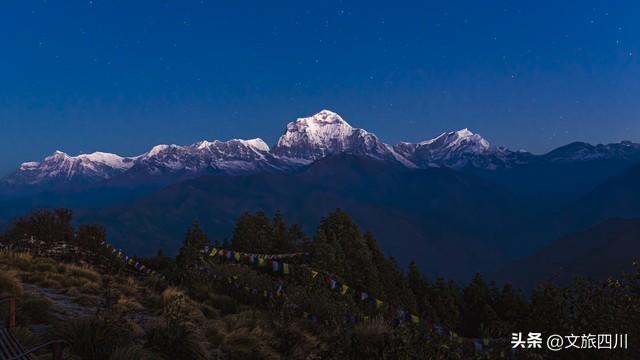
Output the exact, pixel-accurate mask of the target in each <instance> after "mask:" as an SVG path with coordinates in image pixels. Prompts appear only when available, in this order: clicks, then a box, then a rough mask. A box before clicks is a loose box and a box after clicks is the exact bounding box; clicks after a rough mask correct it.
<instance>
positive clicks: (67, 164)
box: [0, 110, 640, 194]
mask: <svg viewBox="0 0 640 360" xmlns="http://www.w3.org/2000/svg"><path fill="white" fill-rule="evenodd" d="M340 153H348V154H353V155H358V156H365V157H370V158H373V159H376V160H383V161H388V162H393V163H398V164H401V165H403V166H405V167H408V168H429V167H449V168H454V169H465V168H467V169H468V168H471V169H479V170H486V171H494V170H498V169H505V168H506V169H508V168H513V167H518V166H521V165H531V164H540V163H544V164H553V163H559V164H563V163H575V162H584V161H593V160H602V159H623V160H625V161H636V160H637V161H638V162H640V144H635V143H632V142H629V141H623V142H621V143H612V144H606V145H602V144H598V145H591V144H587V143H580V142H574V143H571V144H568V145H565V146H563V147H560V148H557V149H554V150H552V151H550V152H548V153H546V154H542V155H535V154H532V153H529V152H526V151H522V150H519V151H512V150H510V149H507V148H505V147H502V146H495V145H492V144H491V143H490V142H489V141H487V140H486V139H485V138H483V137H482V136H481V135H479V134H476V133H473V132H471V131H470V130H469V129H467V128H464V129H461V130H458V131H452V132H444V133H441V134H440V135H438V136H436V137H434V138H432V139H428V140H424V141H420V142H415V143H411V142H400V143H397V144H395V145H389V144H387V143H385V142H383V141H382V140H381V139H380V138H379V137H378V136H377V135H375V134H373V133H371V132H368V131H367V130H364V129H361V128H357V127H352V126H351V125H350V124H349V123H348V122H347V121H346V120H344V119H343V118H342V117H341V116H340V115H338V114H337V113H335V112H333V111H330V110H322V111H320V112H318V113H316V114H314V115H312V116H309V117H301V118H298V119H296V120H295V121H292V122H290V123H288V124H287V127H286V129H285V131H284V133H283V134H282V135H281V136H280V138H279V139H278V141H277V142H276V144H275V145H274V146H273V147H269V145H268V144H267V143H266V142H265V141H263V140H262V139H260V138H254V139H248V140H244V139H231V140H227V141H220V140H213V141H207V140H202V141H199V142H196V143H193V144H191V145H183V146H182V145H175V144H161V145H156V146H154V147H152V148H151V149H150V150H149V151H148V152H146V153H144V154H141V155H138V156H131V157H123V156H120V155H117V154H112V153H107V152H94V153H91V154H80V155H76V156H69V155H68V154H66V153H64V152H61V151H56V152H54V153H53V154H52V155H50V156H48V157H46V158H45V159H44V160H43V161H40V162H35V161H32V162H25V163H23V164H21V166H20V167H19V168H18V169H17V170H15V171H14V172H12V173H11V174H9V175H7V176H5V177H3V178H2V179H0V185H1V187H4V188H5V189H4V190H3V191H0V193H5V194H6V193H11V192H12V191H14V192H20V191H21V190H25V189H26V190H25V191H31V190H33V191H40V190H42V188H45V189H46V190H50V189H51V188H54V189H55V188H59V187H63V188H64V187H67V188H71V187H75V186H78V185H79V184H98V183H104V182H112V183H115V184H122V183H149V182H151V183H154V182H156V183H162V184H169V183H173V182H176V181H181V180H183V179H185V178H193V177H197V176H200V175H206V174H211V173H224V174H227V175H239V174H251V173H257V172H286V171H291V170H293V169H296V168H300V167H302V166H305V165H308V164H311V163H312V162H314V161H317V160H319V159H321V158H324V157H326V156H329V155H336V154H340ZM7 188H8V190H7ZM0 190H2V189H0Z"/></svg>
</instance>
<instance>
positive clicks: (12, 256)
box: [0, 251, 33, 271]
mask: <svg viewBox="0 0 640 360" xmlns="http://www.w3.org/2000/svg"><path fill="white" fill-rule="evenodd" d="M32 262H33V256H31V254H29V253H13V252H7V251H5V252H1V253H0V263H1V264H3V265H6V266H8V267H12V268H18V269H20V270H23V271H26V270H29V269H30V268H31V265H32Z"/></svg>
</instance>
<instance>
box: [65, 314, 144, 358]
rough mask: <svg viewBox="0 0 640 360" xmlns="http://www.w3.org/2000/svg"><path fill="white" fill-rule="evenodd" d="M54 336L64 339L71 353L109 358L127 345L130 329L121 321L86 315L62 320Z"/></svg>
mask: <svg viewBox="0 0 640 360" xmlns="http://www.w3.org/2000/svg"><path fill="white" fill-rule="evenodd" d="M55 336H56V337H58V338H61V339H64V340H66V341H67V342H68V343H69V345H70V351H71V353H72V354H74V355H76V356H79V357H81V358H83V359H95V360H101V359H105V360H106V359H109V358H110V357H111V354H112V353H113V352H114V351H115V350H116V349H117V348H119V347H122V346H126V345H129V344H130V342H131V338H132V336H131V331H130V329H129V328H128V327H127V326H126V324H125V323H124V322H122V321H118V320H115V321H110V320H106V319H103V318H99V317H95V316H88V317H82V318H76V319H71V320H68V321H65V322H63V323H62V324H60V325H59V326H58V328H57V329H56V331H55Z"/></svg>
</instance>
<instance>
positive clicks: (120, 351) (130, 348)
mask: <svg viewBox="0 0 640 360" xmlns="http://www.w3.org/2000/svg"><path fill="white" fill-rule="evenodd" d="M157 358H158V357H157V355H154V354H153V353H152V352H150V351H149V350H147V349H145V348H144V347H142V345H138V344H129V345H125V346H120V347H118V348H116V349H115V350H114V351H113V353H111V356H110V357H109V360H155V359H157Z"/></svg>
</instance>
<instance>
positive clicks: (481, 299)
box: [462, 273, 498, 336]
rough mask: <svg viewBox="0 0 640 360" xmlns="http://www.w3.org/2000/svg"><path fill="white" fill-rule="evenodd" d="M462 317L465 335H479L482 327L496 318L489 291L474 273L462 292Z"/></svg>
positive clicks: (484, 327)
mask: <svg viewBox="0 0 640 360" xmlns="http://www.w3.org/2000/svg"><path fill="white" fill-rule="evenodd" d="M462 297H463V303H464V307H463V318H464V322H463V324H462V329H463V332H464V334H465V335H468V336H480V335H485V334H483V329H486V328H488V327H489V326H490V325H492V324H491V323H492V322H494V321H496V320H498V315H497V314H496V312H495V310H494V309H493V307H492V298H491V291H490V289H489V287H488V286H487V284H486V283H485V282H484V280H483V279H482V276H481V275H480V274H478V273H477V274H476V275H475V276H474V278H473V280H471V283H470V284H469V286H467V287H466V288H465V289H464V291H463V293H462Z"/></svg>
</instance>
